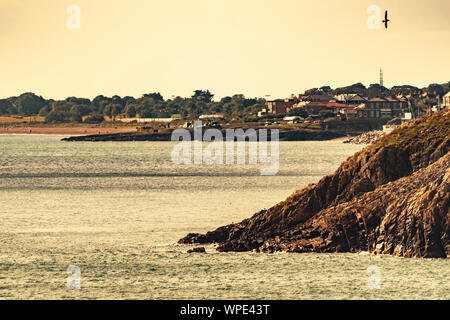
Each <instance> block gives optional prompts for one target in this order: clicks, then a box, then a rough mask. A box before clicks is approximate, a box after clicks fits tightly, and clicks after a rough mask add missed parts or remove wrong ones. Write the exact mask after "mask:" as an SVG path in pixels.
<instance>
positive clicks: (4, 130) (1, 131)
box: [0, 127, 136, 135]
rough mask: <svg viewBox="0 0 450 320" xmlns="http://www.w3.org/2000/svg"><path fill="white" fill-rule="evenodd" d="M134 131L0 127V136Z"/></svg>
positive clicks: (127, 130)
mask: <svg viewBox="0 0 450 320" xmlns="http://www.w3.org/2000/svg"><path fill="white" fill-rule="evenodd" d="M133 132H136V129H131V128H122V129H119V128H117V129H116V128H88V127H0V135H7V134H21V135H39V134H43V135H96V134H116V133H133Z"/></svg>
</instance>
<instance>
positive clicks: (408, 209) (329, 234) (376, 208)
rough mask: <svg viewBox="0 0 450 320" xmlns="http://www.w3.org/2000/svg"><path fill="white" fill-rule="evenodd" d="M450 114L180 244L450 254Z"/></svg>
mask: <svg viewBox="0 0 450 320" xmlns="http://www.w3.org/2000/svg"><path fill="white" fill-rule="evenodd" d="M449 147H450V111H448V110H446V111H442V112H439V113H436V114H434V115H433V116H426V117H423V118H420V119H418V120H416V121H414V122H410V123H408V124H405V125H403V126H401V127H399V128H397V129H396V130H394V131H393V132H392V133H390V134H388V135H386V136H384V137H383V138H381V139H378V140H377V141H376V142H375V143H373V144H371V145H369V146H367V147H366V148H364V149H363V150H361V151H359V152H357V153H356V154H355V155H353V156H351V157H350V158H349V159H347V160H346V161H345V162H344V163H342V164H341V166H340V167H339V168H338V169H337V170H336V172H334V173H333V174H331V175H328V176H326V177H324V178H322V179H321V180H320V181H319V182H318V183H315V184H311V185H309V186H307V187H305V188H304V189H302V190H299V191H297V192H295V193H294V194H292V195H291V196H290V197H289V198H288V199H286V200H285V201H283V202H280V203H279V204H277V205H275V206H274V207H272V208H270V209H268V210H262V211H260V212H258V213H256V214H255V215H254V216H253V217H251V218H249V219H245V220H243V221H241V222H239V223H236V224H231V225H227V226H223V227H220V228H218V229H216V230H214V231H211V232H208V233H206V234H197V233H191V234H188V235H187V236H186V237H184V238H183V239H181V240H179V243H183V244H192V243H201V244H204V243H218V247H217V250H219V251H251V250H253V251H256V252H275V251H286V252H360V251H370V252H373V253H378V254H390V255H395V256H403V257H423V258H448V257H449V256H450V213H449V211H450V152H449Z"/></svg>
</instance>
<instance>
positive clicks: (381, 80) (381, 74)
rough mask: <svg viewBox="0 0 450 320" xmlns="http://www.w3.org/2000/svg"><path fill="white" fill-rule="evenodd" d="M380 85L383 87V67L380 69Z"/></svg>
mask: <svg viewBox="0 0 450 320" xmlns="http://www.w3.org/2000/svg"><path fill="white" fill-rule="evenodd" d="M380 86H382V87H384V81H383V69H380Z"/></svg>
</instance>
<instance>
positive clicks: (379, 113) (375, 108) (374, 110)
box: [357, 98, 408, 118]
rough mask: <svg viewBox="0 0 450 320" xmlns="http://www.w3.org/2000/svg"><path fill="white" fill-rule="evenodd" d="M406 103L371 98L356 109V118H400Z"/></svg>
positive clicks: (399, 100) (406, 105)
mask: <svg viewBox="0 0 450 320" xmlns="http://www.w3.org/2000/svg"><path fill="white" fill-rule="evenodd" d="M407 108H408V102H407V101H406V100H405V99H396V98H386V99H384V98H372V99H370V100H367V101H366V102H364V103H361V104H360V105H359V106H358V107H357V110H358V118H396V117H400V118H402V117H403V115H404V113H405V110H407Z"/></svg>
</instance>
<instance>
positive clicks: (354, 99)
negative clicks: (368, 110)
mask: <svg viewBox="0 0 450 320" xmlns="http://www.w3.org/2000/svg"><path fill="white" fill-rule="evenodd" d="M334 98H335V99H336V101H339V102H342V103H345V104H357V105H359V104H361V103H364V102H365V101H366V99H364V98H363V97H361V96H360V95H358V94H356V93H350V94H348V93H346V94H339V95H336V96H334Z"/></svg>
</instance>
